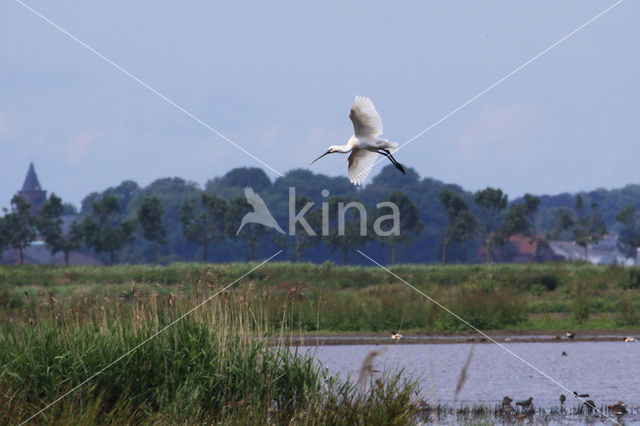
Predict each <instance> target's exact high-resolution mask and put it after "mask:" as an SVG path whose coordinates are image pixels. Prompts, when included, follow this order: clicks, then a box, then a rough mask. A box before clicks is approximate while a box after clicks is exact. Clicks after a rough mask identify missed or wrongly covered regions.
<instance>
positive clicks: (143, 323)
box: [0, 271, 415, 424]
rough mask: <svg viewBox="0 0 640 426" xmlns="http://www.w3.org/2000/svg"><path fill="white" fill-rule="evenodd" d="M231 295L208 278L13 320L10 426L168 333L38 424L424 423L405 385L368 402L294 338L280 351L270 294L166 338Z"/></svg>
mask: <svg viewBox="0 0 640 426" xmlns="http://www.w3.org/2000/svg"><path fill="white" fill-rule="evenodd" d="M219 290H220V285H219V284H218V281H217V277H216V274H214V273H212V272H211V271H205V273H204V274H203V276H202V278H201V279H198V280H197V281H196V282H195V283H193V285H192V286H191V288H190V292H189V293H188V294H186V295H182V296H174V295H173V294H172V293H171V294H170V295H169V296H168V297H161V295H160V294H158V293H157V292H148V291H146V290H140V289H139V288H137V287H136V286H132V287H131V288H130V289H129V291H127V292H124V293H121V295H120V296H119V297H114V298H109V297H105V296H89V295H84V296H83V297H79V298H74V299H69V300H60V299H58V298H56V297H55V295H54V294H53V293H48V294H42V295H40V296H34V297H30V300H29V302H28V303H25V304H24V305H23V307H22V308H21V309H18V310H15V309H13V310H12V309H5V310H4V311H3V314H4V316H5V318H4V321H3V323H2V327H1V333H0V366H1V368H0V392H1V394H2V397H0V423H1V424H16V423H19V422H20V421H23V420H25V419H27V418H29V417H30V416H31V415H33V414H34V413H36V412H38V411H39V410H40V409H42V408H43V407H44V406H45V405H46V404H47V403H48V402H52V401H55V400H56V398H58V397H59V396H61V395H64V394H65V393H66V392H69V391H71V390H73V389H74V388H75V387H76V386H78V385H79V384H81V383H82V382H83V380H85V379H86V378H88V377H91V376H92V375H93V374H94V373H96V372H98V371H101V370H102V369H103V368H104V367H105V366H107V365H109V364H110V363H111V362H113V361H115V360H117V359H118V358H119V357H121V356H122V354H125V353H127V352H128V351H129V350H130V349H132V348H135V347H137V346H139V345H140V343H141V342H144V341H145V340H146V339H148V338H150V337H152V336H154V335H156V334H157V333H158V332H160V333H159V334H157V336H156V337H154V338H153V339H152V340H150V341H149V342H148V343H146V344H142V345H141V346H139V347H138V349H137V350H135V351H133V352H132V353H131V354H130V355H128V356H126V357H125V358H123V359H122V360H120V361H119V362H115V363H113V365H111V366H110V367H109V368H106V369H104V370H103V371H101V372H100V374H98V375H97V376H96V377H95V378H93V379H92V380H91V381H89V382H88V383H87V384H86V385H85V386H83V387H81V388H79V389H77V390H76V391H74V392H72V393H70V394H69V395H68V396H67V397H65V398H63V399H62V400H61V401H59V402H58V403H56V404H54V405H53V406H52V407H51V408H50V409H48V410H45V411H44V412H43V413H42V414H40V415H38V416H36V417H35V418H34V419H33V421H34V422H35V423H42V424H50V423H54V424H55V423H60V424H63V423H66V422H68V421H73V422H74V423H87V424H92V423H105V424H138V423H170V424H175V423H189V424H194V423H234V424H238V423H243V424H257V423H265V422H266V423H276V424H288V423H290V422H292V421H295V422H300V423H313V424H320V423H323V422H325V421H329V420H330V419H339V418H341V417H349V418H354V419H356V418H358V419H366V420H367V421H366V423H367V424H368V423H370V421H371V422H385V423H386V422H387V420H388V419H389V418H390V417H389V416H390V415H395V416H399V418H404V419H406V420H407V421H409V419H410V418H411V417H412V416H413V415H414V414H415V410H414V408H413V406H412V405H411V401H410V396H411V395H412V392H413V391H414V390H415V384H413V383H411V382H405V381H401V379H400V377H394V378H391V379H390V380H389V381H386V382H380V383H379V384H376V386H374V387H372V389H371V391H370V392H368V393H362V392H358V391H356V389H355V388H354V386H352V385H351V384H350V383H349V382H348V381H346V382H345V381H341V380H339V379H338V378H336V377H332V376H330V375H329V373H328V371H327V370H326V369H323V368H322V367H321V366H319V365H318V364H317V363H316V362H315V361H314V360H313V358H311V357H310V356H307V355H304V354H301V353H298V352H297V351H296V350H292V349H290V347H289V346H288V345H287V344H286V340H285V339H284V338H283V339H281V340H280V343H279V344H276V345H273V344H272V340H269V339H267V337H268V336H271V335H274V334H275V333H276V327H273V323H272V322H271V321H272V316H271V314H270V312H269V311H268V310H269V309H270V306H272V303H273V301H272V299H271V295H270V292H268V291H262V290H257V289H256V288H255V286H254V284H253V283H251V282H248V283H245V285H244V286H243V288H242V290H240V291H235V292H223V293H221V294H220V295H219V296H218V297H216V298H214V299H212V300H210V301H209V302H208V303H206V304H204V305H203V306H202V307H201V308H199V309H197V310H195V311H193V312H192V313H191V314H190V315H189V316H187V317H185V318H184V319H182V320H180V321H178V322H177V323H175V325H173V326H171V327H169V328H166V330H164V331H162V330H163V328H165V327H166V326H167V325H169V324H171V323H172V322H173V321H175V320H176V319H177V318H179V317H180V316H181V315H182V314H183V313H184V312H187V311H188V310H189V309H191V308H192V307H194V306H197V304H199V303H201V302H202V301H204V300H206V299H207V298H209V297H210V296H211V295H213V294H215V293H216V292H217V291H219ZM298 293H299V291H298V290H293V291H289V292H288V294H287V296H286V298H285V300H284V303H283V305H282V306H281V310H280V313H281V318H280V319H279V321H278V322H277V324H278V325H277V328H278V331H279V332H280V333H282V332H283V331H286V327H288V325H289V323H291V322H292V321H293V320H292V318H293V317H292V312H293V313H294V314H293V315H295V300H296V297H297V296H298ZM25 297H26V296H25ZM281 335H282V336H284V334H281ZM403 416H404V417H403ZM362 424H365V423H362Z"/></svg>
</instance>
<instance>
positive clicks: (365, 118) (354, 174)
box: [311, 96, 404, 185]
mask: <svg viewBox="0 0 640 426" xmlns="http://www.w3.org/2000/svg"><path fill="white" fill-rule="evenodd" d="M349 118H350V119H351V121H352V122H353V130H354V133H353V136H351V138H350V139H349V141H348V142H347V144H346V145H331V146H330V147H329V150H328V151H327V152H326V153H325V154H323V155H321V156H320V157H318V158H317V159H316V160H318V159H320V158H322V157H323V156H325V155H327V154H334V153H342V154H347V153H351V154H350V155H349V158H348V159H347V160H348V162H349V180H350V181H351V183H353V184H354V185H362V184H363V183H364V181H365V180H366V178H367V176H368V175H369V172H370V171H371V168H372V167H373V164H374V163H375V161H376V158H377V157H378V154H382V155H386V156H387V157H388V158H389V159H390V160H391V162H392V163H393V164H394V165H395V166H396V168H398V169H399V170H400V171H402V173H404V169H403V168H402V165H400V163H397V162H396V161H395V159H394V158H393V157H392V156H391V154H393V153H394V152H396V151H397V150H398V144H397V143H395V142H390V141H388V140H387V139H383V138H381V137H380V135H381V134H382V119H381V118H380V115H379V114H378V112H377V111H376V108H375V107H374V106H373V102H371V99H369V98H365V97H362V96H356V99H355V101H354V102H353V106H352V107H351V112H350V113H349ZM316 160H314V161H316ZM311 164H313V163H311Z"/></svg>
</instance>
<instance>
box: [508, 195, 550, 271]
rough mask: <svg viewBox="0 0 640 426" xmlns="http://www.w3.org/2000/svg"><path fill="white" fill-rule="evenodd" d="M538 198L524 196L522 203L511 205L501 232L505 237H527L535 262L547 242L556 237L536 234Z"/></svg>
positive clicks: (547, 244) (537, 260)
mask: <svg viewBox="0 0 640 426" xmlns="http://www.w3.org/2000/svg"><path fill="white" fill-rule="evenodd" d="M539 206H540V197H536V196H535V195H531V194H525V195H524V202H522V203H514V204H512V205H511V206H510V207H509V209H508V210H507V213H506V215H505V219H504V222H503V225H502V230H503V231H502V232H503V234H504V235H506V236H510V235H515V234H522V235H524V236H526V237H529V242H530V243H531V244H535V247H536V253H535V261H536V262H539V261H540V251H541V250H542V249H543V248H547V247H549V240H550V239H551V238H555V237H556V233H554V232H550V233H547V234H545V235H540V234H538V231H537V229H538V224H537V213H538V207H539Z"/></svg>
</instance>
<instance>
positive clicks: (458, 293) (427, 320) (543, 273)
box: [0, 263, 640, 332]
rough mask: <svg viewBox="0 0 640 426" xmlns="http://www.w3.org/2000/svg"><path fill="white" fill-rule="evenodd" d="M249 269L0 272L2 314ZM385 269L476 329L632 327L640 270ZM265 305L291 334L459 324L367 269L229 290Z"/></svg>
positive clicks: (269, 267) (287, 271)
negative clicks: (286, 305)
mask: <svg viewBox="0 0 640 426" xmlns="http://www.w3.org/2000/svg"><path fill="white" fill-rule="evenodd" d="M255 265H256V264H244V263H232V264H222V265H200V264H174V265H170V266H114V267H107V268H94V267H74V268H54V267H38V266H25V267H1V268H0V306H3V309H4V310H3V311H2V312H4V314H5V315H6V314H8V313H11V312H13V314H12V315H16V312H27V311H28V310H29V309H31V308H32V307H33V305H34V304H37V303H38V301H37V300H38V299H39V298H40V299H43V300H44V299H46V298H47V297H49V295H52V296H53V297H55V298H56V299H57V300H58V301H59V303H61V304H62V305H64V306H68V307H72V306H73V305H74V304H76V303H79V302H80V301H84V300H86V299H95V300H96V303H98V302H100V300H104V298H107V299H109V300H110V302H108V303H114V302H115V301H116V300H118V301H120V302H123V303H124V302H126V301H127V300H129V299H131V295H132V294H134V293H136V292H137V293H139V294H147V295H156V296H155V297H157V298H158V299H159V300H164V301H166V300H168V299H170V298H171V299H175V300H178V299H180V298H184V297H188V296H190V295H191V294H192V292H193V291H194V286H197V284H198V283H199V282H201V281H202V280H203V279H206V280H209V281H211V282H214V283H215V285H216V286H224V285H226V284H229V283H231V282H233V281H234V280H236V279H237V278H238V277H240V276H242V275H243V274H245V273H246V272H247V271H249V270H250V269H251V268H252V267H254V266H255ZM392 271H393V272H394V273H395V274H397V275H398V276H400V277H402V278H403V279H404V280H406V281H407V282H409V283H411V284H412V285H414V286H415V287H416V288H418V289H419V290H420V291H422V292H424V293H425V294H427V295H429V296H430V297H432V298H433V299H435V300H437V301H438V302H440V303H442V304H443V305H445V306H447V307H448V308H450V309H451V310H453V311H454V312H456V313H457V314H459V315H460V316H461V317H463V318H465V319H466V320H468V321H469V322H470V323H471V324H473V325H474V326H476V327H478V328H481V329H483V330H506V329H511V330H522V331H526V330H548V331H554V330H558V329H560V330H563V329H565V328H573V329H592V330H604V329H608V330H611V329H620V330H622V329H633V328H635V327H637V326H638V325H639V324H640V315H638V314H636V312H637V311H638V307H640V291H639V289H640V269H635V268H632V269H630V268H622V267H606V266H593V265H587V264H567V263H558V264H544V265H491V266H487V265H464V266H423V265H403V266H397V267H394V268H392ZM248 288H251V291H250V292H249V293H248V297H249V298H252V299H256V300H257V299H261V298H262V299H265V300H264V303H265V304H266V305H267V307H268V312H269V316H270V320H271V322H272V324H278V323H280V322H281V321H280V318H281V316H282V312H283V308H282V306H283V304H284V301H285V299H287V298H290V299H291V301H290V305H291V306H290V309H289V312H288V316H287V323H286V327H287V328H288V329H290V330H296V331H303V332H305V331H314V332H315V331H327V332H341V331H345V332H346V331H350V332H358V331H362V332H365V331H366V332H388V331H389V330H395V329H401V330H405V331H408V330H415V331H429V332H437V331H461V330H466V329H467V328H468V327H466V326H465V325H464V324H462V323H460V322H459V321H458V320H456V319H455V318H453V317H452V316H450V315H449V314H447V313H446V312H444V311H443V310H442V309H440V308H438V307H437V306H435V305H434V304H433V303H431V302H430V301H429V300H427V299H426V298H424V297H423V296H421V295H420V294H418V293H417V292H415V291H414V290H412V289H411V288H409V287H408V286H407V285H405V284H404V283H402V282H400V281H399V280H398V279H396V278H395V277H393V276H392V275H390V274H389V273H387V272H385V271H384V270H382V269H380V268H377V267H349V266H347V267H343V266H334V265H333V264H329V263H327V264H322V265H312V264H292V263H270V264H266V265H264V266H262V267H261V268H259V269H257V270H256V271H254V272H252V273H251V274H249V275H248V276H247V277H246V278H245V279H243V280H241V281H240V282H238V283H237V284H236V285H234V287H233V289H230V290H231V291H245V292H246V291H247V289H248ZM101 303H105V302H101Z"/></svg>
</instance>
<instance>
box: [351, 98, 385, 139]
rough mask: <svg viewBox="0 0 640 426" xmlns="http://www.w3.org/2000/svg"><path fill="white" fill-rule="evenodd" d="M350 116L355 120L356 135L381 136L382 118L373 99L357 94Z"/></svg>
mask: <svg viewBox="0 0 640 426" xmlns="http://www.w3.org/2000/svg"><path fill="white" fill-rule="evenodd" d="M349 118H350V119H351V121H352V122H353V132H354V134H355V135H356V136H379V135H381V134H382V119H381V118H380V115H379V114H378V111H376V107H374V106H373V102H371V99H369V98H365V97H363V96H356V100H355V101H353V106H352V107H351V112H350V113H349Z"/></svg>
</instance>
